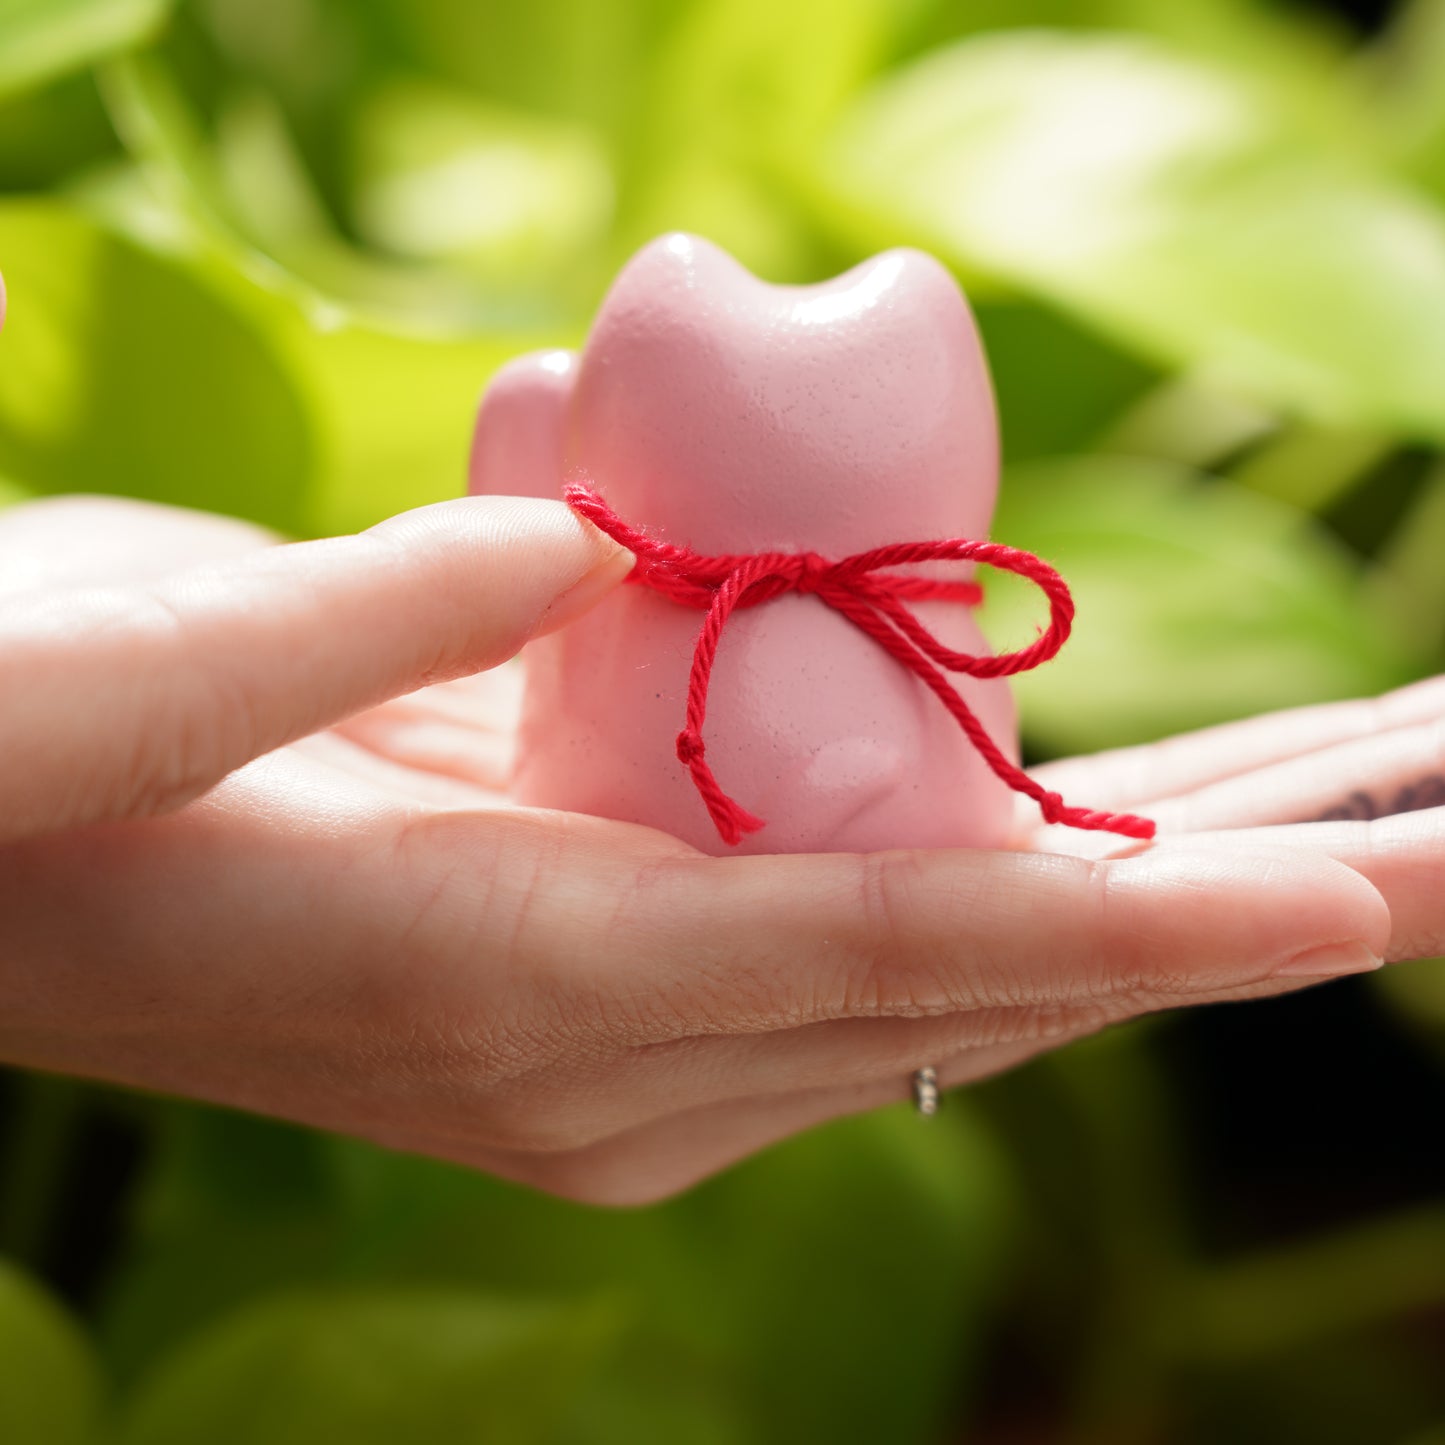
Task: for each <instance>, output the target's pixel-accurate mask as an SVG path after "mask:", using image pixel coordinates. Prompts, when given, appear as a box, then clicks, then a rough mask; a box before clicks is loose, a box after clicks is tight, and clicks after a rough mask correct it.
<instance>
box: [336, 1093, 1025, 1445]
mask: <svg viewBox="0 0 1445 1445" xmlns="http://www.w3.org/2000/svg"><path fill="white" fill-rule="evenodd" d="M904 1087H905V1086H904V1084H903V1083H902V1082H900V1085H899V1092H900V1094H901V1093H902V1092H903V1091H904ZM935 1122H936V1123H937V1124H938V1126H939V1127H937V1128H934V1127H931V1126H930V1127H929V1128H926V1129H925V1128H921V1127H920V1126H919V1123H918V1120H917V1119H916V1118H915V1117H913V1115H912V1112H911V1110H908V1109H906V1108H905V1107H902V1106H901V1107H900V1108H898V1109H896V1110H889V1111H885V1112H882V1113H879V1114H875V1115H871V1116H867V1117H862V1118H855V1119H848V1120H843V1121H839V1122H838V1123H835V1124H832V1125H830V1126H828V1127H827V1128H825V1129H821V1130H815V1131H813V1132H812V1133H810V1134H808V1135H806V1136H803V1137H801V1138H797V1139H793V1140H790V1141H788V1142H787V1143H786V1144H783V1145H780V1146H778V1147H777V1148H774V1149H772V1150H770V1151H768V1152H767V1153H766V1154H765V1155H762V1156H760V1157H758V1158H754V1159H751V1160H748V1161H747V1162H746V1163H744V1164H741V1165H739V1166H737V1167H736V1168H734V1169H733V1170H731V1171H729V1172H728V1173H727V1174H725V1175H723V1176H722V1177H720V1178H717V1179H713V1180H710V1181H708V1182H707V1183H706V1184H703V1185H701V1186H700V1187H699V1188H697V1189H696V1190H694V1191H693V1192H691V1193H690V1194H688V1195H687V1196H685V1197H683V1198H681V1199H676V1200H672V1201H669V1202H668V1203H665V1204H662V1205H659V1206H656V1207H653V1208H649V1209H645V1210H634V1211H630V1212H626V1213H618V1212H616V1211H603V1210H596V1209H586V1208H581V1207H578V1206H575V1205H570V1204H566V1203H563V1202H561V1201H558V1200H555V1199H547V1198H541V1197H538V1196H537V1195H536V1194H534V1193H532V1192H530V1191H525V1190H520V1189H515V1188H512V1187H510V1186H508V1185H505V1184H501V1183H499V1182H498V1181H496V1180H491V1179H486V1178H482V1177H480V1176H475V1175H469V1174H466V1173H464V1172H462V1171H459V1170H455V1169H449V1168H446V1167H444V1166H441V1165H436V1164H428V1163H426V1162H424V1161H418V1160H410V1159H402V1158H397V1157H395V1156H390V1155H386V1154H382V1153H380V1152H379V1151H377V1150H374V1149H370V1148H367V1147H364V1146H361V1145H357V1144H353V1143H348V1142H345V1141H339V1142H338V1143H337V1144H336V1146H335V1147H336V1150H337V1157H338V1161H339V1162H340V1164H341V1165H342V1167H343V1170H344V1174H345V1177H346V1178H347V1180H348V1190H349V1193H350V1195H351V1198H352V1200H353V1204H352V1211H351V1231H352V1239H353V1244H352V1249H351V1253H352V1254H353V1258H354V1267H355V1268H356V1269H358V1270H364V1271H365V1273H366V1274H367V1276H368V1277H370V1278H377V1277H381V1278H396V1279H398V1280H403V1279H404V1280H413V1281H414V1280H432V1281H443V1280H445V1281H452V1282H455V1281H458V1280H467V1281H471V1282H473V1283H475V1284H476V1285H477V1286H478V1287H481V1288H487V1289H493V1290H505V1291H516V1290H528V1291H555V1290H561V1289H577V1288H591V1289H597V1290H605V1291H608V1292H609V1293H616V1294H618V1295H620V1296H622V1297H624V1298H626V1299H627V1300H628V1301H629V1302H630V1303H631V1304H632V1305H633V1307H634V1309H635V1312H636V1315H637V1318H638V1321H639V1325H638V1330H637V1333H636V1334H635V1335H634V1336H633V1337H632V1339H631V1340H630V1342H629V1345H628V1347H627V1348H626V1349H625V1350H624V1351H623V1352H622V1353H621V1354H620V1355H619V1357H618V1358H617V1359H616V1360H615V1361H614V1363H613V1364H612V1366H611V1367H610V1369H609V1371H608V1374H607V1379H606V1381H605V1382H603V1383H601V1384H599V1386H598V1389H597V1390H596V1391H595V1392H591V1393H589V1394H588V1395H587V1397H586V1399H585V1400H584V1402H583V1404H582V1406H581V1409H582V1411H583V1413H584V1414H585V1415H586V1416H587V1417H588V1419H590V1420H597V1419H602V1420H606V1419H613V1420H617V1421H621V1422H639V1421H646V1422H647V1428H646V1429H644V1428H643V1427H642V1425H641V1424H637V1423H631V1424H626V1425H622V1426H619V1433H618V1434H616V1435H613V1436H612V1437H611V1438H613V1439H648V1440H651V1439H667V1440H678V1441H680V1442H685V1445H693V1442H698V1445H702V1442H708V1445H711V1442H714V1441H719V1440H722V1441H729V1440H746V1441H748V1442H749V1445H774V1442H776V1445H791V1442H796V1441H799V1440H826V1441H828V1442H829V1445H853V1442H857V1445H876V1442H878V1441H880V1440H887V1441H888V1442H889V1445H915V1442H916V1445H925V1442H931V1441H933V1440H936V1439H937V1438H938V1436H939V1433H940V1431H941V1430H942V1429H943V1426H944V1421H945V1419H946V1418H947V1415H948V1412H949V1411H950V1410H951V1409H956V1408H958V1407H959V1405H960V1402H961V1401H963V1400H966V1399H967V1397H968V1393H969V1391H970V1389H971V1387H972V1383H973V1380H972V1376H971V1373H970V1370H969V1361H970V1360H973V1359H976V1355H977V1352H976V1350H975V1349H974V1348H973V1342H974V1340H975V1339H976V1336H977V1333H978V1332H979V1331H980V1329H981V1328H982V1322H983V1320H984V1318H985V1315H986V1311H987V1310H988V1308H989V1306H990V1304H991V1302H992V1300H993V1295H994V1290H995V1287H996V1284H997V1280H998V1271H999V1266H1000V1264H1001V1263H1002V1261H1003V1258H1004V1257H1005V1253H1004V1251H1005V1246H1006V1242H1007V1240H1008V1237H1009V1236H1008V1207H1007V1202H1008V1198H1009V1195H1008V1186H1007V1179H1006V1176H1005V1174H1004V1171H1003V1166H1002V1161H1001V1160H1000V1158H999V1156H998V1153H997V1151H996V1149H995V1146H994V1145H993V1142H992V1140H991V1139H990V1137H989V1136H988V1135H987V1134H986V1132H985V1131H984V1130H983V1129H982V1127H981V1126H980V1124H979V1122H978V1118H977V1116H976V1115H975V1114H974V1113H973V1112H972V1111H971V1110H970V1109H969V1107H968V1104H967V1101H966V1100H963V1099H957V1100H955V1099H950V1100H949V1107H948V1110H947V1112H946V1113H945V1114H944V1115H941V1116H940V1117H939V1119H938V1120H937V1121H935ZM659 1380H661V1381H662V1382H663V1383H661V1384H659ZM880 1380H886V1381H887V1382H888V1385H887V1388H886V1389H880V1388H879V1381H880ZM654 1400H655V1405H654V1406H652V1407H651V1408H650V1407H649V1401H654ZM607 1438H608V1437H607V1436H606V1435H605V1434H603V1433H598V1432H597V1431H595V1430H590V1429H588V1428H584V1425H582V1424H578V1425H574V1427H572V1428H571V1429H569V1432H568V1433H566V1434H565V1435H564V1436H563V1439H565V1440H566V1441H568V1442H572V1441H574V1440H575V1441H577V1442H579V1445H580V1442H587V1445H592V1442H597V1445H601V1442H602V1441H605V1440H607Z"/></svg>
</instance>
